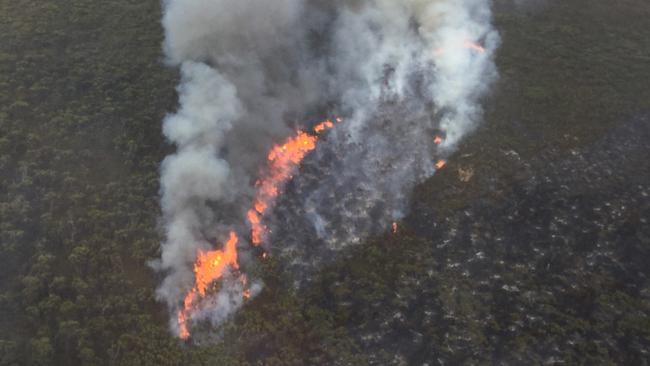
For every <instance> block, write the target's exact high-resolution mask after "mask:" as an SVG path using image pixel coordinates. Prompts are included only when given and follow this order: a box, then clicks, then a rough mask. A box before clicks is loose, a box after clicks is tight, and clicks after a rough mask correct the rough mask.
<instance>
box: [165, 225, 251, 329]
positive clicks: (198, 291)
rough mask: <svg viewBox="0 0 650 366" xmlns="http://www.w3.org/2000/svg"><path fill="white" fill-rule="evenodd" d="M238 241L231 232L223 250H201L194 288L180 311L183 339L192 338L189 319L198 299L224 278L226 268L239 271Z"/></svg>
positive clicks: (196, 267)
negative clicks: (188, 324) (214, 283)
mask: <svg viewBox="0 0 650 366" xmlns="http://www.w3.org/2000/svg"><path fill="white" fill-rule="evenodd" d="M237 241H238V238H237V234H235V232H234V231H231V232H230V237H229V238H228V241H227V242H226V244H225V245H224V248H223V250H211V251H207V252H204V251H202V250H199V254H198V258H197V259H196V262H195V263H194V276H195V281H194V282H195V283H194V287H193V288H192V290H190V291H189V292H188V293H187V295H186V296H185V300H184V301H183V309H181V310H179V311H178V316H177V318H178V326H179V336H180V337H181V338H182V339H187V338H188V337H189V336H190V332H189V330H188V328H187V318H188V315H190V313H191V311H192V309H193V307H194V304H195V302H196V300H197V298H198V299H201V298H203V297H205V294H206V291H207V289H208V286H210V284H211V283H212V282H214V281H216V280H218V279H220V278H221V277H223V274H224V270H225V269H226V267H228V266H230V267H231V268H232V269H239V264H238V263H237Z"/></svg>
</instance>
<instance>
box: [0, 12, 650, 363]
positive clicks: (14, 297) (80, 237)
mask: <svg viewBox="0 0 650 366" xmlns="http://www.w3.org/2000/svg"><path fill="white" fill-rule="evenodd" d="M159 3H160V2H159V1H158V0H155V1H153V0H142V1H131V0H129V1H121V2H115V1H92V0H71V1H66V2H61V1H58V2H46V1H35V0H25V1H1V2H0V179H1V182H0V365H3V366H4V365H366V364H369V363H372V364H377V365H388V364H422V363H425V362H428V363H429V364H435V363H437V362H440V361H444V362H446V364H493V363H500V362H502V363H505V364H522V363H530V364H540V363H544V362H546V363H551V364H552V363H554V362H560V361H562V362H565V363H566V364H586V365H595V364H635V365H644V364H648V358H649V357H650V356H649V355H648V352H649V351H648V347H650V346H649V345H650V321H649V320H648V319H650V300H649V297H648V296H649V295H648V284H647V280H646V277H647V276H648V275H650V273H648V270H647V263H648V262H647V260H650V256H649V255H648V250H649V249H648V248H649V247H650V239H649V238H650V233H648V232H647V229H643V228H644V227H647V220H648V219H649V217H648V216H649V215H650V209H649V208H648V205H647V202H645V201H640V200H638V202H636V203H632V204H631V205H630V204H629V203H630V202H634V198H635V197H637V196H633V195H632V196H630V197H628V196H626V194H627V192H632V191H633V188H634V185H635V184H639V185H640V184H642V183H643V182H642V180H643V179H644V178H645V179H646V181H647V179H648V176H647V175H645V176H642V177H641V178H640V179H641V181H639V182H632V179H631V178H630V177H631V176H632V174H629V173H630V172H629V169H632V168H631V166H621V167H620V169H619V170H616V172H618V173H619V174H618V175H619V177H614V178H608V179H607V180H606V181H605V182H604V183H602V185H600V186H598V187H600V190H598V189H596V190H588V189H585V190H578V191H577V192H574V193H573V196H567V197H563V198H562V199H554V198H553V197H555V196H552V194H551V193H552V192H553V191H554V190H557V189H558V188H557V187H556V186H552V185H550V186H544V185H540V186H539V187H537V188H535V190H531V191H527V189H528V188H527V186H526V184H525V182H527V181H528V180H530V179H531V177H532V176H534V175H536V174H542V175H543V174H546V170H545V169H546V168H545V166H546V163H547V161H553V160H554V159H559V158H560V157H562V156H566V155H568V154H570V153H572V152H573V151H578V150H580V151H583V150H584V149H589V147H590V146H593V145H594V143H595V142H598V141H602V140H603V136H604V135H606V134H609V133H610V132H611V131H612V129H614V128H615V127H616V126H617V125H619V124H620V123H621V121H625V120H628V119H630V118H632V117H634V116H637V115H639V114H642V113H647V111H648V110H650V104H649V103H650V88H648V80H650V38H648V34H650V22H648V19H650V6H649V5H648V4H647V2H646V1H643V0H623V1H617V2H615V3H612V2H603V1H601V2H598V1H596V2H594V1H586V0H571V1H548V2H547V3H546V5H544V6H542V7H541V8H535V9H533V8H518V9H517V10H514V8H512V7H511V6H507V5H505V3H506V1H496V3H497V4H496V5H497V11H496V19H495V23H496V25H497V27H498V28H499V30H500V31H501V32H502V35H503V46H502V48H501V50H500V51H499V56H498V60H497V61H498V66H499V70H500V73H501V80H500V81H499V83H498V85H497V88H496V90H495V93H494V95H493V96H491V97H490V98H489V99H488V100H486V103H485V104H486V107H487V111H486V116H485V117H486V123H485V124H484V126H483V127H481V128H480V130H479V131H478V132H477V133H476V134H474V136H472V137H471V138H469V139H468V140H467V141H466V142H465V143H464V146H463V147H462V149H461V153H460V154H459V156H457V157H454V158H452V161H451V164H450V166H449V167H448V169H446V170H444V171H442V172H441V174H438V175H436V176H435V177H434V178H433V179H431V180H430V181H429V182H426V183H425V184H423V185H421V186H420V187H419V188H418V190H417V192H416V193H415V195H414V198H413V201H414V204H413V206H414V211H413V214H412V215H411V216H410V217H409V218H407V219H406V220H405V223H404V224H403V225H401V226H400V227H402V226H403V227H404V229H403V230H400V234H398V235H386V236H381V237H378V238H374V239H370V240H369V241H368V242H367V243H366V244H364V245H362V246H360V247H358V248H355V249H353V250H352V252H351V253H349V255H347V256H346V257H345V258H341V259H340V260H339V261H337V262H336V263H334V264H333V265H331V266H329V267H327V268H323V269H322V271H320V273H318V275H317V276H316V279H314V281H313V283H314V285H313V286H312V287H309V288H307V289H305V290H304V291H300V292H298V291H296V290H293V289H289V288H287V286H286V285H284V284H285V283H291V281H289V280H286V278H287V276H290V274H287V273H284V272H283V269H282V267H281V264H280V263H276V262H274V261H273V260H271V261H270V262H269V263H267V264H265V265H264V268H263V269H262V270H261V271H262V274H263V275H262V277H263V278H264V281H265V284H266V287H265V289H264V291H263V292H262V294H261V295H260V296H259V297H257V298H256V299H254V301H252V302H251V303H250V304H248V305H247V306H246V307H245V309H244V310H243V311H241V312H240V313H239V314H238V315H237V316H236V317H235V318H234V319H233V321H232V322H231V323H229V324H228V325H227V326H226V327H224V329H223V342H221V343H218V344H216V345H213V344H206V345H195V344H181V343H180V342H179V341H178V340H176V339H174V338H173V337H172V336H171V335H170V334H169V332H168V330H167V321H168V315H167V313H166V310H165V309H164V307H163V306H162V305H160V304H158V303H156V302H155V300H154V288H155V286H156V279H155V275H154V274H153V273H152V272H151V271H150V270H149V268H148V267H147V266H146V261H147V260H149V259H152V258H156V257H157V256H158V245H159V242H160V239H161V238H160V233H159V232H158V231H157V220H158V217H159V208H158V166H159V163H160V161H161V160H162V159H163V158H164V156H165V155H166V154H167V153H168V152H169V151H171V147H170V146H167V145H166V144H165V143H164V141H163V139H162V136H161V133H160V122H161V120H162V118H163V117H164V114H165V113H166V112H169V111H172V110H173V109H174V108H175V105H176V95H175V93H174V88H175V85H176V83H177V74H176V71H175V70H170V69H168V68H165V67H164V66H163V64H162V54H161V51H160V49H161V42H162V29H161V27H160V25H159V18H160V11H161V10H160V4H159ZM504 151H505V152H508V151H515V152H516V154H517V156H518V157H519V159H521V160H523V161H525V162H528V163H530V164H528V165H526V164H523V163H517V159H515V158H504ZM464 154H465V155H464ZM461 155H462V156H461ZM540 156H541V157H540ZM646 164H647V163H646ZM628 165H629V164H628ZM470 167H471V168H472V169H473V176H474V178H472V179H470V180H469V182H467V183H463V182H459V180H458V178H457V177H458V174H456V171H457V169H458V168H463V169H465V168H470ZM556 175H558V176H561V174H559V173H558V174H556ZM574 175H579V174H577V173H574ZM558 181H560V182H561V179H559V178H558ZM567 184H568V183H567ZM559 185H560V183H558V186H559ZM619 188H622V189H624V190H623V191H622V193H616V192H618V190H619ZM549 192H551V193H549ZM612 192H614V193H612ZM630 194H631V193H630ZM545 195H549V197H551V198H549V200H548V204H546V205H544V204H542V205H538V204H536V203H535V202H528V201H527V199H529V197H531V196H532V197H545ZM605 201H612V202H614V205H616V204H617V203H619V204H621V205H622V203H625V204H626V205H627V206H628V208H629V207H632V208H631V209H627V210H624V211H615V210H614V209H612V208H611V207H610V208H607V207H601V206H602V205H599V204H598V202H605ZM512 202H515V203H512ZM572 206H577V207H579V208H580V209H582V210H583V211H581V212H582V213H581V215H580V217H581V218H580V219H579V221H576V222H577V224H576V225H577V226H579V227H582V228H585V229H586V231H585V232H583V233H580V234H576V235H572V236H566V237H564V238H557V237H554V236H552V235H551V234H549V233H550V232H551V231H552V228H553V227H554V226H553V225H560V224H558V223H557V222H554V221H552V220H550V219H548V218H547V217H548V216H549V215H546V214H545V213H544V212H547V213H555V212H562V210H564V209H569V208H570V207H572ZM484 207H490V208H494V211H489V212H488V211H486V210H484V209H483V208H484ZM524 208H525V209H526V210H530V211H526V212H533V211H535V210H536V211H535V212H536V213H534V214H529V215H525V214H523V213H522V214H519V213H521V212H524ZM596 209H598V210H601V211H595V210H596ZM464 212H472V213H473V215H474V216H472V219H463V214H464ZM494 212H498V213H500V214H499V215H495V214H494ZM594 212H601V213H594ZM621 212H623V214H621ZM508 216H512V217H513V219H512V220H514V221H513V222H510V221H507V220H505V219H504V218H505V217H508ZM463 220H464V221H463ZM517 220H519V221H517ZM575 220H578V219H575ZM580 220H581V221H580ZM601 222H604V223H605V224H606V225H605V226H604V227H605V228H606V229H602V228H600V227H598V226H597V225H596V224H595V223H601ZM434 223H438V224H439V226H435V225H434ZM524 223H528V224H530V223H532V226H539V227H543V228H544V231H546V232H548V233H547V234H538V233H536V232H533V230H530V232H528V231H526V230H524V229H521V228H525V227H526V226H525V225H524ZM438 224H436V225H438ZM532 226H531V227H532ZM448 228H462V230H461V231H460V234H459V235H458V237H457V238H455V239H454V240H451V241H450V242H449V243H448V244H445V242H444V240H443V232H444V231H445V230H446V229H448ZM517 228H520V229H521V230H519V231H517ZM510 231H515V232H516V234H517V235H519V236H517V235H514V234H512V233H511V234H512V235H511V236H512V237H515V236H517V237H522V238H526V240H525V241H524V242H522V243H518V244H517V245H511V244H508V243H506V242H503V241H499V240H497V238H498V237H502V236H505V237H508V235H509V233H510ZM477 238H478V239H477ZM598 240H601V241H603V242H609V243H615V244H616V245H615V246H614V247H613V248H609V247H608V249H610V250H611V251H612V253H614V254H613V255H612V257H611V258H610V259H608V260H607V261H605V262H604V263H601V265H598V266H595V267H590V265H589V263H588V262H589V261H588V260H587V259H588V258H589V255H590V254H593V253H594V248H593V243H595V242H597V241H598ZM467 242H472V243H478V244H473V245H478V247H479V248H480V250H482V252H484V255H485V256H486V257H487V258H490V259H491V262H490V263H491V264H489V265H488V264H482V263H484V262H480V261H478V262H474V261H473V260H472V258H473V257H474V256H475V255H476V250H475V249H476V247H475V246H466V245H464V244H465V243H467ZM538 248H542V249H543V251H544V253H545V255H543V256H537V254H536V252H535V250H537V249H538ZM567 248H568V249H567ZM612 258H613V259H612ZM458 263H465V264H467V263H470V264H469V268H465V267H463V266H459V265H457V264H458ZM495 276H498V277H495ZM487 279H492V280H493V281H492V282H490V281H486V280H487ZM557 345H561V346H559V347H558V346H557ZM396 350H399V351H400V353H401V354H400V355H398V354H397V352H396ZM644 350H645V353H644V352H643V351H644Z"/></svg>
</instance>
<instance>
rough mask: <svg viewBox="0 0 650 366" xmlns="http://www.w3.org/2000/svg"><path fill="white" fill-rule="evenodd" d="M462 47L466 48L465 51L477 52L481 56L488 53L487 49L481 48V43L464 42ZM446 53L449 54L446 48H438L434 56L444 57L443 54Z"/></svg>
mask: <svg viewBox="0 0 650 366" xmlns="http://www.w3.org/2000/svg"><path fill="white" fill-rule="evenodd" d="M457 47H458V46H456V47H454V48H457ZM462 47H463V48H465V49H468V50H473V51H476V52H478V53H480V54H484V53H485V52H486V50H485V47H483V46H481V45H480V44H479V43H476V42H472V41H464V42H463V43H462ZM445 52H447V50H446V49H445V48H443V47H441V48H437V49H436V50H435V51H433V55H434V56H442V55H443V54H445Z"/></svg>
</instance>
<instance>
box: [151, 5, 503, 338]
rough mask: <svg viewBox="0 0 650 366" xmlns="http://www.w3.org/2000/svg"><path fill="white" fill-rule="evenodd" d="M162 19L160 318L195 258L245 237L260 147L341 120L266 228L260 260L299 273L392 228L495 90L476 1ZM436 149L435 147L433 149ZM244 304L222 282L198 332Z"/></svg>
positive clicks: (482, 13) (486, 26) (269, 8)
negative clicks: (171, 103) (168, 79)
mask: <svg viewBox="0 0 650 366" xmlns="http://www.w3.org/2000/svg"><path fill="white" fill-rule="evenodd" d="M164 4H165V13H164V18H163V26H164V28H165V32H166V33H165V35H166V38H165V44H164V48H165V52H166V55H167V58H168V62H169V63H170V64H171V65H175V66H180V68H181V74H182V80H181V85H180V86H179V88H178V91H179V97H180V107H179V110H178V111H177V112H176V113H175V114H173V115H170V116H168V117H167V118H166V119H165V121H164V126H163V132H164V134H165V136H166V137H167V139H168V140H169V141H170V142H172V143H174V144H175V145H176V146H177V148H178V150H177V152H176V153H175V154H173V155H171V156H169V157H168V158H167V159H165V161H164V162H163V164H162V168H161V193H162V202H161V205H162V211H163V224H164V228H165V234H166V240H165V242H164V243H163V244H162V258H161V259H160V260H159V261H157V262H156V263H155V264H154V266H155V268H156V269H157V270H159V271H160V272H161V273H163V274H164V276H165V277H164V280H163V282H162V284H161V285H160V287H159V288H158V292H157V294H158V297H159V299H161V300H162V301H165V302H166V303H167V305H168V307H169V308H170V311H171V312H172V313H174V314H175V312H176V310H177V309H178V308H179V307H180V306H181V303H182V300H183V296H184V294H185V292H186V291H188V290H189V289H190V288H191V287H192V282H193V272H192V263H193V262H194V260H195V259H196V256H197V251H198V250H199V249H203V250H205V249H210V248H211V247H213V246H215V243H216V242H222V241H221V240H219V239H223V238H224V236H225V235H226V233H227V231H228V230H229V229H235V230H238V231H239V232H241V233H246V230H247V226H246V221H245V211H246V209H247V208H248V207H250V203H251V200H252V197H253V194H254V190H255V186H254V185H255V181H256V178H257V175H258V172H259V170H260V169H261V168H263V166H264V163H265V156H266V153H267V151H268V150H269V148H270V147H271V146H272V144H273V143H277V142H280V141H282V140H283V139H284V138H286V137H287V136H289V135H290V134H291V133H292V131H293V130H295V128H304V127H306V126H309V125H313V124H314V123H315V122H317V121H318V120H319V119H324V118H327V117H331V116H340V117H342V118H344V120H345V122H344V123H342V124H338V125H337V126H336V127H335V129H334V130H332V131H331V133H330V134H328V135H327V136H326V137H325V138H324V140H323V141H321V142H320V145H319V147H318V149H317V151H316V152H315V153H314V154H313V155H312V156H310V157H309V158H308V160H307V161H306V162H305V164H304V167H303V170H304V171H303V172H302V173H301V174H299V175H298V176H297V177H296V178H295V179H294V182H292V183H291V187H290V188H289V191H288V192H287V194H286V195H285V197H283V199H282V200H281V201H280V202H279V203H278V207H277V210H276V215H274V216H272V217H271V218H270V221H269V222H268V224H269V225H270V226H271V227H272V228H273V229H274V230H273V232H274V233H275V234H274V235H272V237H271V238H270V239H271V242H273V243H274V245H275V246H274V247H273V249H272V250H273V251H274V252H276V253H282V254H283V255H284V254H287V253H289V254H290V256H291V258H292V259H293V260H294V262H295V263H299V264H300V265H302V266H308V267H313V266H315V265H318V256H319V255H321V254H322V253H324V252H325V251H336V250H340V249H342V248H345V247H346V246H348V245H351V244H354V243H356V242H359V241H360V240H362V239H363V238H365V237H367V236H368V235H371V234H372V233H375V232H378V231H381V230H385V229H386V227H387V226H388V225H390V222H391V221H392V220H395V219H399V218H401V217H402V216H403V215H404V213H405V211H406V210H407V207H406V205H407V202H408V196H409V194H410V191H411V190H412V188H413V186H414V185H416V184H417V183H418V182H421V181H422V180H424V179H426V178H428V177H429V176H431V175H432V174H434V172H435V170H436V167H435V163H436V161H437V159H440V158H445V157H447V156H449V155H451V154H452V153H453V152H454V150H455V149H456V147H457V144H458V142H459V141H460V140H461V139H462V137H463V136H464V135H466V134H467V133H469V132H470V131H471V130H472V129H473V128H474V127H475V126H476V124H477V123H478V122H479V121H480V119H481V113H482V112H481V106H480V100H481V97H483V96H484V95H485V93H486V92H487V91H488V89H489V86H490V84H491V83H492V82H493V81H494V79H495V78H496V70H495V66H494V62H493V56H494V52H495V50H496V48H497V46H498V43H499V37H498V35H497V33H496V31H495V30H494V29H493V28H492V25H491V18H492V16H491V11H490V2H489V1H484V0H403V1H394V0H352V1H342V0H340V1H325V0H275V1H261V0H166V1H165V2H164ZM436 134H440V135H444V136H445V140H444V143H443V144H442V145H440V146H437V145H436V144H435V143H434V141H433V138H434V136H435V135H436ZM276 228H277V230H275V229H276ZM240 237H241V235H240ZM241 239H242V240H241V241H240V243H239V246H240V248H242V249H243V248H246V247H247V246H248V244H247V243H246V240H247V238H246V237H245V236H244V237H242V238H241ZM306 242H310V243H314V244H313V245H310V246H309V247H308V246H306V245H304V244H301V243H306ZM301 245H302V246H301ZM243 260H244V261H247V260H248V261H250V260H251V259H250V258H248V259H247V257H246V256H244V257H243ZM231 282H232V284H230V283H231ZM254 287H255V290H256V291H259V284H256V285H255V286H254ZM243 291H244V289H243V288H242V286H241V282H237V281H228V280H226V281H224V283H223V285H222V287H221V290H220V291H219V293H217V294H214V295H213V300H214V301H212V302H211V303H212V304H218V306H217V305H215V306H208V307H206V308H205V309H203V311H202V312H201V314H200V316H199V317H200V318H201V319H203V318H205V319H210V320H212V322H213V324H214V325H219V324H220V323H221V322H223V321H224V320H226V319H227V318H228V316H229V315H230V314H232V312H233V311H235V310H236V309H237V308H238V307H240V306H241V305H242V299H243ZM195 320H198V319H195ZM171 323H172V328H173V330H174V331H176V332H178V327H177V325H176V324H175V319H172V322H171Z"/></svg>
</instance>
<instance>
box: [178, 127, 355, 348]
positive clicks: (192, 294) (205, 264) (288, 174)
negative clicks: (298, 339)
mask: <svg viewBox="0 0 650 366" xmlns="http://www.w3.org/2000/svg"><path fill="white" fill-rule="evenodd" d="M341 121H342V120H341V119H340V118H337V119H336V122H337V123H340V122H341ZM332 127H334V122H332V121H330V120H326V121H323V122H321V123H319V124H317V125H316V126H314V128H313V129H312V131H311V132H305V131H301V130H298V131H296V134H295V135H294V136H293V137H290V138H289V139H288V140H286V141H285V142H284V143H283V144H282V145H275V146H273V147H272V148H271V151H270V152H269V154H268V156H267V160H268V167H267V169H266V170H265V171H264V172H263V173H262V178H260V179H259V180H258V181H257V183H256V187H257V190H256V192H257V193H256V195H255V198H254V200H253V207H252V208H251V209H249V210H248V213H247V215H246V216H247V219H248V222H249V224H250V227H251V242H252V243H253V245H255V246H259V245H260V244H262V242H263V240H264V237H265V235H266V234H267V232H268V228H267V227H266V226H265V225H264V223H263V222H262V219H263V216H264V214H265V213H266V212H268V210H269V209H270V208H271V207H272V206H273V204H274V203H275V200H276V198H277V197H278V195H279V194H280V192H281V190H282V188H283V186H284V184H285V183H286V182H287V181H288V180H289V179H291V178H292V176H293V174H294V172H295V169H296V168H297V166H298V165H300V163H301V162H302V160H303V159H304V158H305V156H306V155H307V154H308V153H309V152H311V151H312V150H314V149H315V148H316V143H317V142H318V139H319V134H321V133H323V132H324V131H327V130H329V129H331V128H332ZM238 241H239V238H238V236H237V233H236V232H234V231H231V232H230V234H229V238H228V241H227V242H226V243H225V245H224V247H223V249H221V250H212V251H199V252H198V253H197V259H196V262H195V263H194V278H195V279H194V286H193V287H192V289H191V290H190V291H189V292H188V293H187V294H186V296H185V299H184V301H183V308H182V309H180V310H179V311H178V314H177V321H178V328H179V336H180V337H181V338H182V339H188V338H189V337H190V332H189V328H188V320H189V319H191V317H192V314H193V313H194V312H195V311H196V310H197V306H198V305H199V302H200V301H201V300H202V299H203V298H205V297H206V295H207V291H208V289H209V287H210V285H211V284H213V283H215V282H216V281H218V280H219V279H221V278H222V277H223V276H224V274H225V272H226V270H227V269H229V270H232V271H238V270H239V263H238V261H237V243H238ZM266 256H267V255H266V253H263V258H266ZM239 280H240V281H242V286H243V287H244V292H243V297H244V298H245V299H249V298H250V297H251V291H250V289H249V288H247V279H246V276H245V275H241V276H240V277H239Z"/></svg>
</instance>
